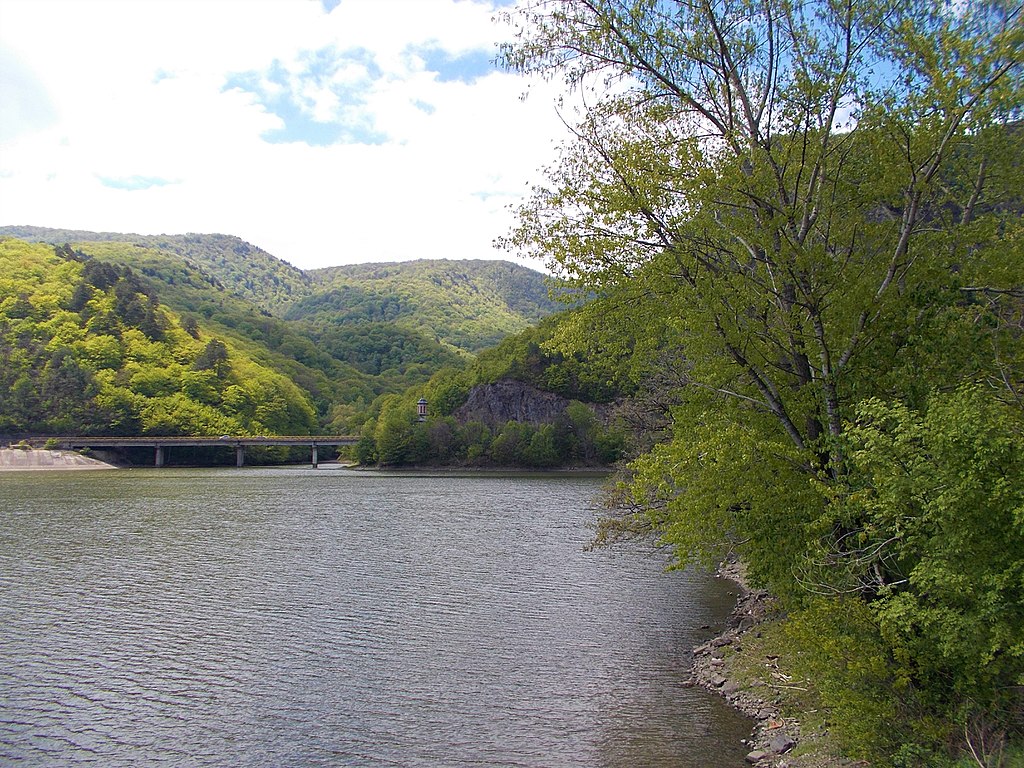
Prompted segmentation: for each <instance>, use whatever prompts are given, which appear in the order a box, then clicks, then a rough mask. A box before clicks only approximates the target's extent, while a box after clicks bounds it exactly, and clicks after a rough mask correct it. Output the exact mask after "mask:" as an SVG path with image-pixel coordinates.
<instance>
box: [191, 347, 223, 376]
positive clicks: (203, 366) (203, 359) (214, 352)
mask: <svg viewBox="0 0 1024 768" xmlns="http://www.w3.org/2000/svg"><path fill="white" fill-rule="evenodd" d="M230 365H231V363H230V360H229V357H228V348H227V345H225V344H224V342H223V341H221V340H220V339H210V340H209V341H208V342H207V343H206V346H205V347H204V348H203V351H202V352H201V353H200V355H199V357H197V358H196V361H195V363H193V365H192V367H193V369H195V370H197V371H213V372H214V374H215V375H216V376H217V378H219V379H222V378H224V377H225V376H226V375H227V373H228V371H229V370H230Z"/></svg>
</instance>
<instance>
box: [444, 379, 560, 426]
mask: <svg viewBox="0 0 1024 768" xmlns="http://www.w3.org/2000/svg"><path fill="white" fill-rule="evenodd" d="M571 402H572V401H571V400H568V399H567V398H564V397H560V396H559V395H556V394H553V393H551V392H544V391H542V390H540V389H537V388H536V387H533V386H531V385H529V384H525V383H523V382H521V381H513V380H511V379H505V380H503V381H499V382H496V383H494V384H480V385H477V386H475V387H473V389H472V390H470V393H469V397H468V399H467V400H466V402H465V403H464V404H463V405H462V406H461V407H459V408H458V409H457V410H456V411H455V413H454V416H455V418H456V419H457V420H458V421H459V422H461V423H463V424H465V423H466V422H469V421H480V422H483V423H484V424H486V425H487V426H488V427H490V428H492V429H495V428H499V427H502V426H504V424H505V423H507V422H509V421H520V422H523V423H524V424H530V425H532V426H535V427H536V426H539V425H541V424H550V423H551V422H553V421H556V420H557V419H558V418H559V417H560V416H562V415H563V414H564V413H565V409H566V408H568V407H569V404H570V403H571Z"/></svg>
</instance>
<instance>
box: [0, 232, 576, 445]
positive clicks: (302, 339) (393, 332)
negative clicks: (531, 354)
mask: <svg viewBox="0 0 1024 768" xmlns="http://www.w3.org/2000/svg"><path fill="white" fill-rule="evenodd" d="M3 234H8V235H13V236H15V237H18V238H23V239H26V240H37V241H42V242H48V243H51V244H54V245H55V247H56V248H57V250H58V254H59V255H60V256H61V258H64V259H67V260H80V261H83V262H84V263H85V264H86V266H87V268H90V267H89V264H90V263H95V264H105V265H108V267H109V268H111V269H113V268H116V267H130V268H131V269H132V270H133V272H134V273H135V275H136V276H137V277H138V278H139V279H140V282H142V283H144V284H145V285H147V286H151V288H147V289H146V290H150V291H152V292H158V293H159V295H160V297H161V300H162V301H163V302H164V304H165V305H166V306H168V307H170V308H172V309H173V310H175V311H176V312H178V313H179V314H180V316H181V322H182V328H183V329H184V330H185V331H186V332H188V333H189V334H190V335H193V336H195V334H196V329H197V328H198V325H199V324H200V323H202V325H203V327H204V328H206V329H207V331H208V332H210V333H213V334H215V335H217V336H218V337H220V338H224V339H226V340H230V341H231V342H232V343H233V344H234V345H235V346H236V347H237V348H238V349H239V350H241V351H243V352H244V354H246V355H248V356H250V357H252V358H254V359H256V360H258V361H259V362H261V363H262V364H264V365H267V366H269V367H272V368H274V369H276V370H278V371H280V372H282V373H284V374H285V375H287V376H288V377H289V378H291V379H292V380H293V381H294V382H295V383H296V384H297V385H298V386H300V387H301V388H302V389H303V390H305V391H306V392H308V393H309V395H310V398H311V400H312V402H313V404H314V406H315V407H316V409H317V413H318V417H319V419H320V421H321V423H322V424H323V425H325V426H324V428H326V426H327V425H329V424H330V423H331V422H332V421H334V419H335V417H334V416H333V413H334V412H335V411H336V409H338V408H339V407H341V408H343V409H344V408H346V407H350V406H354V405H356V404H358V403H364V404H365V403H367V402H369V401H371V400H373V398H374V397H376V396H378V395H380V394H385V393H398V392H403V391H404V390H406V389H407V388H409V387H411V386H413V385H417V384H423V383H424V382H426V381H427V379H429V378H430V376H431V375H432V374H433V373H434V372H435V371H437V370H438V369H440V368H443V367H461V366H464V365H466V364H467V363H468V362H469V360H470V359H471V357H472V355H471V353H472V352H473V351H476V350H479V349H482V348H483V347H485V346H488V345H489V344H492V343H495V342H497V341H498V340H500V339H501V338H502V337H503V336H504V335H506V334H508V333H511V332H518V331H521V330H523V329H524V328H527V327H528V326H529V325H530V324H531V323H533V322H535V321H536V320H537V319H539V318H540V317H542V316H544V315H545V314H548V313H550V312H551V311H553V309H554V308H555V306H556V305H555V304H554V303H553V302H551V301H550V300H549V299H548V298H547V287H546V284H545V278H544V276H543V275H541V274H540V273H538V272H536V271H534V270H530V269H527V268H525V267H521V266H519V265H515V264H510V263H501V262H495V261H456V262H453V261H446V260H433V261H429V260H421V261H412V262H403V263H400V264H383V265H381V264H377V265H372V264H371V265H356V266H352V267H337V268H331V269H327V270H314V271H311V272H303V271H301V270H298V269H296V268H294V267H292V266H291V265H289V264H286V263H284V262H281V261H279V260H278V259H275V258H273V257H272V256H270V255H269V254H267V253H265V252H264V251H262V250H260V249H259V248H257V247H255V246H252V245H250V244H249V243H245V242H244V241H242V240H239V239H238V238H235V237H230V236H226V235H196V234H189V235H170V236H168V235H160V236H141V235H130V234H119V233H96V232H82V231H73V230H55V229H46V228H41V227H0V235H3ZM68 243H74V244H75V245H74V246H71V245H67V244H68ZM90 259H92V260H93V261H92V262H90ZM92 268H95V269H98V268H99V267H92ZM97 279H101V278H97ZM140 293H143V294H144V293H145V291H140ZM87 299H88V296H87V295H86V293H85V289H82V290H81V291H80V292H79V294H78V295H76V296H75V297H74V298H73V300H72V306H69V308H71V309H75V310H76V311H77V307H78V306H79V305H81V304H83V303H84V302H85V301H86V300H87ZM140 308H141V309H142V310H143V311H144V310H145V307H140ZM97 322H99V321H97Z"/></svg>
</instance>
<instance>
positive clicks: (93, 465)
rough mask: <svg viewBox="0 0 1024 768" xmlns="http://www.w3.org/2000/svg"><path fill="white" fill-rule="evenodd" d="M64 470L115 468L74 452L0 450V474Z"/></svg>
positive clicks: (20, 449)
mask: <svg viewBox="0 0 1024 768" xmlns="http://www.w3.org/2000/svg"><path fill="white" fill-rule="evenodd" d="M66 469H116V467H115V466H114V465H113V464H107V463H106V462H104V461H99V460H97V459H91V458H89V457H88V456H83V455H82V454H80V453H75V452H74V451H42V450H25V449H22V448H0V472H4V471H38V470H66Z"/></svg>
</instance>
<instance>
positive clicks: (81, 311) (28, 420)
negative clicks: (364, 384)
mask: <svg viewBox="0 0 1024 768" xmlns="http://www.w3.org/2000/svg"><path fill="white" fill-rule="evenodd" d="M68 253H69V252H68V251H62V252H61V253H60V254H59V255H58V254H55V253H54V251H53V249H51V248H48V247H46V246H41V245H35V246H32V245H28V244H27V243H24V242H21V241H18V240H13V239H0V264H2V266H3V270H2V276H0V296H2V297H4V298H3V299H2V300H0V357H2V362H3V365H2V366H0V431H3V432H9V433H26V432H36V433H40V432H41V433H51V434H52V433H57V434H60V433H65V434H66V433H86V434H122V435H123V434H128V435H131V434H197V435H220V434H224V433H231V434H261V433H262V434H303V433H306V434H308V433H310V432H311V431H313V429H314V427H315V425H316V420H315V414H314V412H313V410H312V408H311V406H310V404H309V402H308V400H307V399H306V396H305V395H304V393H303V392H302V391H301V390H299V388H298V387H296V386H295V385H294V384H293V383H292V382H291V381H289V380H288V379H286V378H285V377H284V376H282V375H281V374H279V373H276V372H273V371H272V370H270V369H268V368H266V367H264V366H262V365H259V364H257V363H255V362H253V361H252V360H250V359H247V358H246V357H245V356H244V355H242V354H240V353H239V352H238V351H237V350H236V349H234V348H233V346H232V345H231V344H230V343H228V342H226V341H225V340H223V339H219V338H216V337H207V336H206V335H205V334H204V333H203V332H202V331H201V330H200V329H198V327H197V328H195V329H194V334H195V335H193V334H190V333H187V332H186V331H185V330H184V329H183V328H182V327H181V324H180V322H179V320H178V317H177V315H175V314H174V313H173V312H171V311H170V310H168V309H167V308H166V307H164V306H163V305H162V304H161V303H160V302H159V300H158V298H157V296H156V294H155V293H154V292H153V291H152V290H151V289H150V288H149V287H148V286H147V285H146V283H145V282H144V281H143V280H142V279H141V278H140V277H139V276H138V275H137V274H136V273H135V272H134V271H133V270H131V269H130V268H128V267H118V266H115V265H112V264H108V263H105V262H102V261H99V260H95V259H91V258H90V257H88V256H86V255H85V254H82V253H80V252H76V253H73V254H72V255H73V256H74V258H68Z"/></svg>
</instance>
